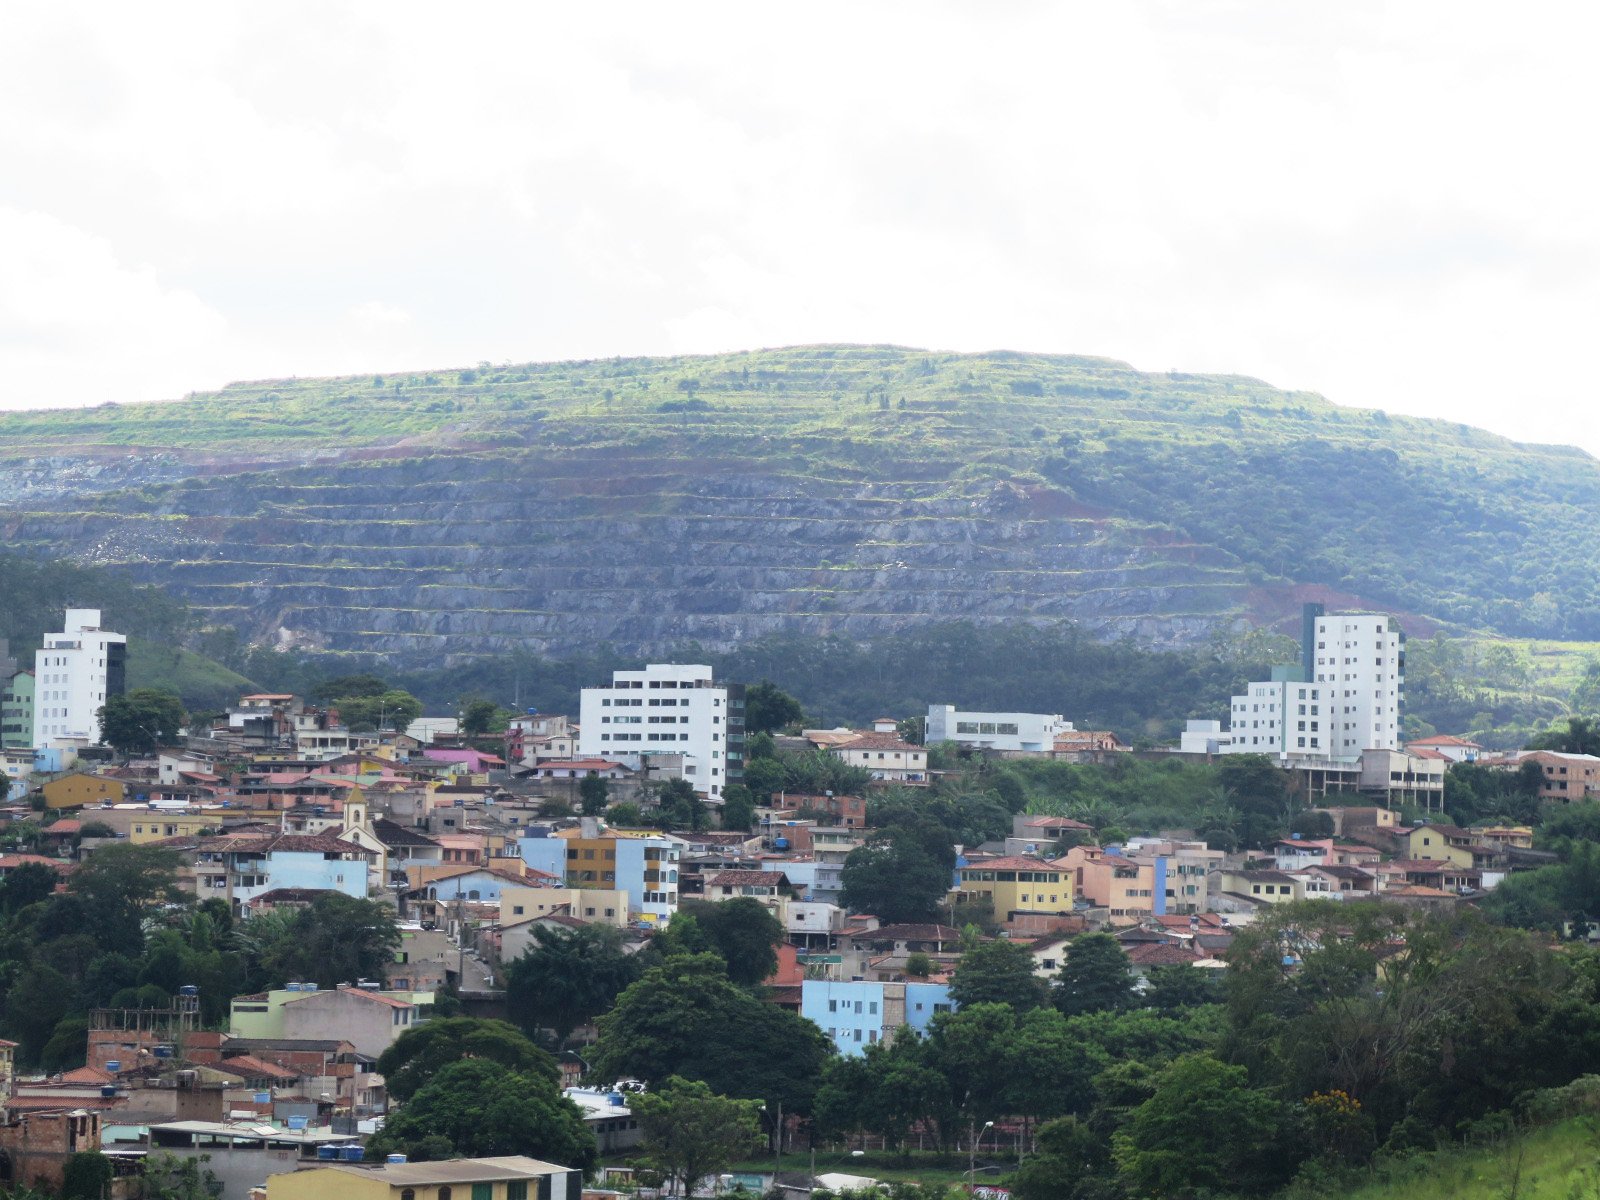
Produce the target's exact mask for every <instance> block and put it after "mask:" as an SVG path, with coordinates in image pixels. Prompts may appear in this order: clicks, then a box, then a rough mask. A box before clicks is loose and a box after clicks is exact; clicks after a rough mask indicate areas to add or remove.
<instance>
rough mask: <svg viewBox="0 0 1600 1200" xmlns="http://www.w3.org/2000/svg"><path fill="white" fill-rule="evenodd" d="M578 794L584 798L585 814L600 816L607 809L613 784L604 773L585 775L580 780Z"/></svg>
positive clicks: (587, 815)
mask: <svg viewBox="0 0 1600 1200" xmlns="http://www.w3.org/2000/svg"><path fill="white" fill-rule="evenodd" d="M578 795H579V796H580V797H581V798H582V800H583V815H584V816H586V817H598V816H599V815H600V814H601V813H603V812H605V811H606V804H607V802H608V800H609V799H610V796H611V784H610V783H609V782H608V781H607V780H606V777H605V776H604V775H585V776H584V777H583V778H582V779H580V780H578Z"/></svg>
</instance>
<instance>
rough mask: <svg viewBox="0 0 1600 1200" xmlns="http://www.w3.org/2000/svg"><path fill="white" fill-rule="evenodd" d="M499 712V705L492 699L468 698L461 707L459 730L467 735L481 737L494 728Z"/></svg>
mask: <svg viewBox="0 0 1600 1200" xmlns="http://www.w3.org/2000/svg"><path fill="white" fill-rule="evenodd" d="M499 714H500V706H499V705H498V704H496V703H495V702H494V701H493V700H468V701H467V703H466V704H465V705H464V706H463V707H462V709H461V732H462V733H464V734H466V735H467V736H468V737H481V736H482V735H484V734H486V733H488V732H489V731H490V730H491V729H493V728H494V724H495V719H496V717H498V716H499ZM501 728H504V725H502V726H501Z"/></svg>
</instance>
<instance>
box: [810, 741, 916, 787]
mask: <svg viewBox="0 0 1600 1200" xmlns="http://www.w3.org/2000/svg"><path fill="white" fill-rule="evenodd" d="M832 753H833V754H834V755H835V756H836V757H838V758H841V759H843V760H844V761H845V763H846V764H847V765H849V766H852V767H860V768H861V769H862V770H864V771H868V772H870V773H871V775H872V777H873V778H874V779H877V780H884V781H888V782H891V783H926V782H927V780H928V752H927V751H926V750H923V749H920V748H918V749H911V750H892V749H891V750H878V749H874V748H863V749H859V750H858V749H856V748H854V747H852V746H848V745H846V746H835V747H834V748H833V751H832Z"/></svg>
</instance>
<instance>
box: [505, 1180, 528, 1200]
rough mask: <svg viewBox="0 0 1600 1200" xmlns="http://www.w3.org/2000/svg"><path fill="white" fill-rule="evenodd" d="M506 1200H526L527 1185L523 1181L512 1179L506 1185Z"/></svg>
mask: <svg viewBox="0 0 1600 1200" xmlns="http://www.w3.org/2000/svg"><path fill="white" fill-rule="evenodd" d="M506 1200H528V1183H527V1181H526V1180H524V1179H513V1180H512V1181H511V1182H510V1183H508V1184H506Z"/></svg>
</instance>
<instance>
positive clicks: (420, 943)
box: [406, 929, 501, 992]
mask: <svg viewBox="0 0 1600 1200" xmlns="http://www.w3.org/2000/svg"><path fill="white" fill-rule="evenodd" d="M408 933H409V936H408V937H407V938H406V946H407V949H408V950H409V951H410V953H411V958H412V961H414V962H443V963H444V964H445V966H446V967H448V968H449V969H450V970H451V971H454V970H455V969H456V966H457V964H458V963H459V962H461V961H462V957H461V948H460V947H459V946H458V945H457V944H456V941H455V939H454V938H452V937H451V936H450V935H449V934H447V933H445V932H444V930H442V929H422V930H409V931H408ZM464 965H465V968H466V970H465V972H464V978H463V979H462V981H461V990H462V991H466V992H474V991H486V990H488V989H489V988H491V987H492V986H498V985H499V984H500V982H501V981H500V979H499V978H498V977H496V978H495V980H494V984H490V982H489V977H490V976H489V969H488V968H487V967H485V966H484V965H483V963H481V962H479V961H478V960H477V959H475V958H473V957H472V954H471V952H470V951H469V952H468V953H467V955H466V958H465V963H464Z"/></svg>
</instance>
